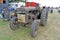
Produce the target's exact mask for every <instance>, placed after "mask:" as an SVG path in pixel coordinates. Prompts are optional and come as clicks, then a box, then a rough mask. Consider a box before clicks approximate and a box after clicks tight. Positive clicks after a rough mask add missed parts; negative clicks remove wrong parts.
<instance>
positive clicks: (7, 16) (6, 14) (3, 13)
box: [2, 8, 9, 20]
mask: <svg viewBox="0 0 60 40" xmlns="http://www.w3.org/2000/svg"><path fill="white" fill-rule="evenodd" d="M2 16H3V19H4V20H8V18H9V13H8V10H7V8H4V9H3V11H2Z"/></svg>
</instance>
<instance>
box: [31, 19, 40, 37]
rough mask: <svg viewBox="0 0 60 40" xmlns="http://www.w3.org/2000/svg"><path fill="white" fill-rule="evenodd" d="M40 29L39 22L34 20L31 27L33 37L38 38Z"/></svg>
mask: <svg viewBox="0 0 60 40" xmlns="http://www.w3.org/2000/svg"><path fill="white" fill-rule="evenodd" d="M38 28H39V20H34V21H33V22H32V25H31V36H32V37H36V36H37V33H38Z"/></svg>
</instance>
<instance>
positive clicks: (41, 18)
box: [10, 2, 48, 37]
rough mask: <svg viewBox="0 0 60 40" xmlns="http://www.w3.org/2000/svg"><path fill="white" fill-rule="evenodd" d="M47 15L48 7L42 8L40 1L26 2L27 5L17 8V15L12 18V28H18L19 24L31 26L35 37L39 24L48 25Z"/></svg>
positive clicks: (31, 32) (32, 34)
mask: <svg viewBox="0 0 60 40" xmlns="http://www.w3.org/2000/svg"><path fill="white" fill-rule="evenodd" d="M47 17H48V8H47V7H43V8H40V7H39V4H38V3H35V2H26V6H25V7H21V8H20V9H17V10H15V15H14V17H12V19H11V20H10V28H11V29H12V30H16V29H17V28H19V26H25V27H26V26H31V30H30V34H31V36H32V37H35V36H36V35H37V33H38V28H39V26H40V25H42V26H45V25H46V22H47ZM19 24H20V25H19Z"/></svg>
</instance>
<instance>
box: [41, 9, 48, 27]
mask: <svg viewBox="0 0 60 40" xmlns="http://www.w3.org/2000/svg"><path fill="white" fill-rule="evenodd" d="M40 18H41V19H40V25H41V26H45V25H46V23H47V18H48V10H47V8H45V9H42V12H41V17H40Z"/></svg>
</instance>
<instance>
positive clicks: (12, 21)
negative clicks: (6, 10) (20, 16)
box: [10, 17, 19, 30]
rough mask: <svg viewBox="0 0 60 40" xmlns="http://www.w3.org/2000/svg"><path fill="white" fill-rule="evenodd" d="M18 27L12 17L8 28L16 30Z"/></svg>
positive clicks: (14, 18)
mask: <svg viewBox="0 0 60 40" xmlns="http://www.w3.org/2000/svg"><path fill="white" fill-rule="evenodd" d="M18 27H19V25H18V21H17V17H13V18H12V19H11V20H10V28H11V29H12V30H16V29H17V28H18Z"/></svg>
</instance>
